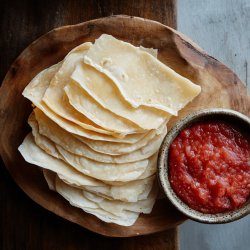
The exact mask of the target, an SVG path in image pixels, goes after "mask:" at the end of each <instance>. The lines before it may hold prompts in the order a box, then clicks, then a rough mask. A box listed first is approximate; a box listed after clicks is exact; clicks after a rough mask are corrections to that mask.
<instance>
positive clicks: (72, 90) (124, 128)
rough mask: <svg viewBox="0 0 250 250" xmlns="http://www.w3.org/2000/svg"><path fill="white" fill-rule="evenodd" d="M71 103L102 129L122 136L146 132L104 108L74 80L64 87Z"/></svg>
mask: <svg viewBox="0 0 250 250" xmlns="http://www.w3.org/2000/svg"><path fill="white" fill-rule="evenodd" d="M64 91H65V93H66V95H67V97H68V100H69V103H70V104H71V105H72V106H73V107H74V108H75V109H76V110H77V111H78V112H80V113H82V114H83V115H85V116H86V117H88V118H89V119H90V120H91V121H93V122H94V123H96V124H97V125H99V126H100V127H102V128H104V129H107V130H112V131H114V132H116V133H120V134H133V133H138V132H139V133H142V132H145V131H144V130H143V129H141V128H139V127H138V126H137V125H136V124H134V123H132V122H131V121H128V120H126V119H124V118H123V117H120V116H118V115H116V114H114V113H112V112H111V111H109V110H108V109H105V108H103V107H102V106H101V105H100V104H99V103H98V102H97V101H96V100H95V99H93V98H92V97H91V96H90V95H89V94H88V93H87V92H86V91H85V90H84V89H82V88H81V87H80V86H79V85H78V84H77V83H75V82H74V81H73V80H72V81H71V82H70V83H69V84H67V85H66V86H65V87H64Z"/></svg>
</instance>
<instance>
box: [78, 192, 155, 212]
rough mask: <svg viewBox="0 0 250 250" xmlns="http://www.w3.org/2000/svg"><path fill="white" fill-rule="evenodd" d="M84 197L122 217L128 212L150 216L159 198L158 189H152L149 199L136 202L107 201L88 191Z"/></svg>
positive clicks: (84, 193)
mask: <svg viewBox="0 0 250 250" xmlns="http://www.w3.org/2000/svg"><path fill="white" fill-rule="evenodd" d="M83 195H84V197H85V198H87V199H88V200H90V201H93V202H95V203H97V204H98V206H99V207H100V208H102V209H104V210H105V211H107V212H109V213H112V214H114V215H118V216H122V215H124V212H126V211H131V212H137V213H144V214H149V213H151V211H152V208H153V205H154V203H155V200H156V197H157V188H154V189H152V191H151V192H150V194H149V196H148V197H147V199H144V200H140V201H136V202H124V201H117V200H107V199H105V198H103V197H101V196H98V195H96V194H93V193H91V192H88V191H83Z"/></svg>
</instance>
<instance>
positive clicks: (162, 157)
mask: <svg viewBox="0 0 250 250" xmlns="http://www.w3.org/2000/svg"><path fill="white" fill-rule="evenodd" d="M208 120H209V121H212V120H223V121H225V122H228V123H229V124H232V125H234V126H237V127H238V128H241V129H242V130H243V131H250V119H249V118H248V117H247V116H245V115H242V114H241V113H239V112H236V111H233V110H230V109H206V110H201V111H197V112H194V113H191V114H189V115H188V116H187V117H185V118H184V119H182V120H180V121H179V122H178V123H177V124H176V125H175V126H174V127H173V128H172V129H171V130H170V132H169V133H168V134H167V136H166V137H165V139H164V141H163V143H162V146H161V148H160V153H159V156H158V178H159V181H160V184H161V186H162V188H163V191H164V193H165V194H166V196H167V198H168V199H169V200H170V201H171V202H172V204H173V205H174V206H175V207H176V208H177V209H178V210H179V211H180V212H182V213H183V214H185V215H186V216H187V217H189V218H190V219H193V220H195V221H199V222H203V223H227V222H231V221H234V220H237V219H240V218H242V217H244V216H246V215H248V214H249V213H250V200H248V202H246V203H245V204H244V205H243V206H242V207H241V208H239V209H237V210H234V211H230V212H225V213H217V214H205V213H202V212H199V211H197V210H194V209H192V208H190V207H189V206H188V205H187V204H185V203H184V202H183V201H181V200H180V198H179V197H178V196H177V195H176V194H175V192H174V190H173V189H172V187H171V184H170V182H169V179H168V151H169V147H170V145H171V143H172V141H173V140H174V139H175V138H176V136H177V135H178V134H179V132H180V131H181V130H183V129H185V128H187V127H189V126H191V125H192V124H194V123H196V122H202V121H208Z"/></svg>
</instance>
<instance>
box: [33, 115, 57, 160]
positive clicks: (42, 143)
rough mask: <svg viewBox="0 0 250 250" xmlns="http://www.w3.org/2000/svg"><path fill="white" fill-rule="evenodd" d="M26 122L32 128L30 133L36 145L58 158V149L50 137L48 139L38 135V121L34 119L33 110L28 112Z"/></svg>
mask: <svg viewBox="0 0 250 250" xmlns="http://www.w3.org/2000/svg"><path fill="white" fill-rule="evenodd" d="M28 124H29V125H30V127H31V128H32V134H33V136H34V140H35V143H36V145H38V146H39V147H40V148H41V149H42V150H44V151H45V152H46V153H47V154H49V155H51V156H53V157H55V158H60V155H59V153H58V150H57V149H56V147H55V145H54V143H53V142H52V141H51V140H50V139H48V138H47V137H45V136H40V135H39V133H38V131H39V127H38V123H37V121H36V117H35V114H34V112H32V113H31V114H30V116H29V119H28Z"/></svg>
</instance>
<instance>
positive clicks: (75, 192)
mask: <svg viewBox="0 0 250 250" xmlns="http://www.w3.org/2000/svg"><path fill="white" fill-rule="evenodd" d="M56 191H57V192H58V193H59V194H61V195H62V196H63V197H64V198H65V199H66V200H68V201H69V203H70V204H71V205H72V206H75V207H79V208H81V209H82V210H83V211H85V212H87V213H90V214H93V215H95V216H96V217H97V218H99V219H101V220H102V221H105V222H107V223H116V224H118V225H122V226H131V225H133V224H134V223H135V221H136V220H137V218H138V217H139V213H134V212H129V211H126V213H124V214H123V215H122V216H116V215H114V214H111V213H109V212H107V211H105V210H104V209H101V208H99V206H98V205H97V204H96V203H94V202H92V201H90V200H88V199H86V198H85V197H84V196H83V193H82V190H80V189H77V188H74V187H71V186H69V185H67V184H65V183H64V182H62V181H60V179H59V178H57V179H56Z"/></svg>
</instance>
